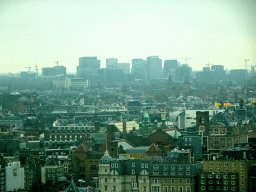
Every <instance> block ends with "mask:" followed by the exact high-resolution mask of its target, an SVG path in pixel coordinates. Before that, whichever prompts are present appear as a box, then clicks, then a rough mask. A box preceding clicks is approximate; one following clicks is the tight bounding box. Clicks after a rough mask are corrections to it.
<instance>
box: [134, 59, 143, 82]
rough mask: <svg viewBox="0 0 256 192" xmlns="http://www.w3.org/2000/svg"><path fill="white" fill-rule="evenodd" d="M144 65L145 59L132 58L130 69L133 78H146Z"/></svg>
mask: <svg viewBox="0 0 256 192" xmlns="http://www.w3.org/2000/svg"><path fill="white" fill-rule="evenodd" d="M146 65H147V61H146V60H143V59H133V60H132V70H131V72H132V73H133V74H134V78H135V79H145V78H146Z"/></svg>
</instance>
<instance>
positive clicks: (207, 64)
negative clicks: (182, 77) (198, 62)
mask: <svg viewBox="0 0 256 192" xmlns="http://www.w3.org/2000/svg"><path fill="white" fill-rule="evenodd" d="M205 65H206V66H207V67H209V66H210V65H212V66H213V65H214V64H210V63H209V62H208V63H206V64H205Z"/></svg>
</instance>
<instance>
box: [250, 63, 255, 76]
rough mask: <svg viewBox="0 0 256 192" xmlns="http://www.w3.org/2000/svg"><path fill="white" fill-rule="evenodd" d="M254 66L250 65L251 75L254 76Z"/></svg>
mask: <svg viewBox="0 0 256 192" xmlns="http://www.w3.org/2000/svg"><path fill="white" fill-rule="evenodd" d="M255 67H256V65H251V73H252V76H254V73H255Z"/></svg>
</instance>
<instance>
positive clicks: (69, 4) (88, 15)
mask: <svg viewBox="0 0 256 192" xmlns="http://www.w3.org/2000/svg"><path fill="white" fill-rule="evenodd" d="M255 7H256V2H255V1H253V0H245V1H237V0H236V1H223V0H217V1H209V0H207V1H195V0H192V1H174V0H168V1H159V0H158V1H155V0H151V1H120V0H119V1H100V0H93V1H82V0H77V1H64V0H58V1H50V0H45V1H36V0H30V1H10V0H3V1H1V2H0V34H1V35H0V52H1V54H0V66H1V72H2V73H3V72H14V73H16V72H19V71H22V70H26V69H25V68H24V67H27V66H28V65H31V66H34V65H38V67H39V68H42V67H53V66H54V65H55V64H54V61H60V64H61V65H64V66H66V67H67V71H69V72H75V71H76V66H77V65H78V60H79V57H84V56H97V57H98V59H99V60H101V67H105V62H106V59H107V58H111V57H115V58H118V60H119V61H120V62H129V63H131V60H132V59H135V58H143V59H146V58H147V57H148V56H151V55H157V56H159V57H160V58H161V59H162V60H165V59H178V58H185V57H189V58H192V59H191V60H189V61H188V64H189V65H190V66H191V67H192V68H193V70H202V68H203V67H204V66H205V64H206V63H207V62H209V63H212V64H216V65H224V67H225V69H226V68H227V69H232V68H244V59H249V60H250V61H249V62H248V68H249V66H250V65H255V64H256V56H255V53H256V48H255V45H256V39H255V32H256V23H255V18H256V12H255ZM178 60H179V61H180V62H181V63H184V62H185V61H184V59H178Z"/></svg>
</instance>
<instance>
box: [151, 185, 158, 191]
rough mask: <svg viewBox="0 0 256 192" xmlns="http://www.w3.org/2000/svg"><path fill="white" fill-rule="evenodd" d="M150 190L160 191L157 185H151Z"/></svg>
mask: <svg viewBox="0 0 256 192" xmlns="http://www.w3.org/2000/svg"><path fill="white" fill-rule="evenodd" d="M151 189H152V190H151V191H152V192H159V191H160V187H159V186H152V188H151Z"/></svg>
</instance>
